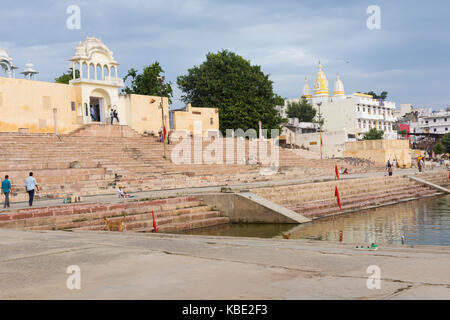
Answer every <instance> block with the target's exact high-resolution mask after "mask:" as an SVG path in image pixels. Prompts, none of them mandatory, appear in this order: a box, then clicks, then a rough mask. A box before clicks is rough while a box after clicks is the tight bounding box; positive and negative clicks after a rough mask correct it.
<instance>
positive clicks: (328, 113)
mask: <svg viewBox="0 0 450 320" xmlns="http://www.w3.org/2000/svg"><path fill="white" fill-rule="evenodd" d="M318 68H319V70H318V72H317V75H316V80H315V82H314V88H313V94H311V89H310V87H309V84H308V79H307V78H305V82H304V85H303V90H302V96H305V97H306V98H307V100H308V101H309V102H310V103H311V104H312V105H313V107H314V108H316V110H317V111H318V114H317V116H316V120H319V118H320V119H323V120H324V124H323V126H322V130H324V131H329V132H332V131H341V130H344V131H345V132H347V134H348V138H349V139H355V138H362V137H363V135H364V133H366V132H368V131H369V130H370V129H372V128H376V129H377V130H383V131H384V133H385V138H386V139H396V138H397V133H396V131H395V130H394V128H393V124H394V122H395V121H396V117H395V115H394V111H395V103H394V102H390V101H384V100H379V99H373V97H372V96H371V95H366V94H362V93H354V94H351V95H346V94H345V89H344V84H343V82H342V80H341V79H340V77H339V74H337V76H336V81H335V83H334V87H333V94H332V95H330V92H329V89H328V80H327V77H326V75H325V73H324V72H323V70H322V64H321V63H320V61H319V67H318ZM299 100H300V99H290V100H286V101H285V105H284V106H278V107H277V110H278V111H279V113H280V115H281V116H285V114H286V109H287V105H288V103H289V102H296V101H299ZM319 110H320V112H319Z"/></svg>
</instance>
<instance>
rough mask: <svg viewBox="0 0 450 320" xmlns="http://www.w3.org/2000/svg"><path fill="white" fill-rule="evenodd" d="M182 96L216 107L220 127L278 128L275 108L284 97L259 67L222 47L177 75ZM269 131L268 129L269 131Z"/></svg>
mask: <svg viewBox="0 0 450 320" xmlns="http://www.w3.org/2000/svg"><path fill="white" fill-rule="evenodd" d="M177 83H178V86H179V88H180V89H181V90H182V92H183V95H182V98H181V99H182V100H183V101H184V102H185V103H191V104H192V105H193V106H196V107H207V108H212V107H215V108H218V109H219V117H220V130H221V131H222V132H223V133H225V130H226V129H239V128H240V129H243V130H244V131H246V130H247V129H250V128H253V129H256V130H258V121H261V123H262V128H263V129H268V130H270V129H280V124H281V122H282V119H281V117H280V116H279V115H278V112H277V110H276V109H275V106H276V105H283V104H284V100H283V99H282V98H281V97H280V96H278V95H276V94H275V93H274V92H273V85H272V84H273V83H272V81H270V80H269V76H268V75H265V74H264V73H263V72H262V71H261V67H260V66H257V65H251V64H250V61H248V60H245V59H244V58H243V57H241V56H239V55H237V54H235V53H233V52H230V51H228V50H222V51H220V52H218V53H208V54H207V55H206V61H204V62H203V63H202V64H201V65H200V66H194V67H193V68H191V69H189V70H188V73H187V74H186V75H182V76H179V77H178V78H177ZM268 133H269V134H270V131H269V132H268Z"/></svg>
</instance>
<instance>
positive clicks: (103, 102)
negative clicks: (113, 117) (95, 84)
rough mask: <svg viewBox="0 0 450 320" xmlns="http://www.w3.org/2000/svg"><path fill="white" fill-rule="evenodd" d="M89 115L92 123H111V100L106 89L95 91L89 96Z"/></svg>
mask: <svg viewBox="0 0 450 320" xmlns="http://www.w3.org/2000/svg"><path fill="white" fill-rule="evenodd" d="M89 104H90V107H89V114H90V117H91V121H93V122H101V123H106V122H107V121H109V120H110V119H109V110H108V108H109V107H110V105H111V99H110V97H109V94H108V92H106V90H104V89H100V88H97V89H94V90H92V92H91V94H90V96H89Z"/></svg>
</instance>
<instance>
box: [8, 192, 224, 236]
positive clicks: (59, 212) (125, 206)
mask: <svg viewBox="0 0 450 320" xmlns="http://www.w3.org/2000/svg"><path fill="white" fill-rule="evenodd" d="M152 211H153V212H154V214H155V220H156V224H157V231H158V232H179V231H185V230H191V229H196V228H203V227H209V226H216V225H220V224H227V223H230V219H229V218H228V217H223V216H221V215H220V213H219V212H218V211H216V210H213V209H212V208H211V207H210V206H207V205H205V204H204V203H203V202H202V201H199V200H198V199H197V198H195V197H175V198H167V199H156V200H144V201H126V202H122V203H114V204H102V203H86V204H73V205H64V206H54V207H42V208H27V209H19V210H16V211H14V212H11V213H8V214H2V215H0V228H14V229H23V230H105V229H106V225H105V221H104V219H103V218H104V217H106V218H108V219H109V220H110V221H117V220H121V219H124V231H135V232H137V231H139V232H152V231H154V229H153V215H152Z"/></svg>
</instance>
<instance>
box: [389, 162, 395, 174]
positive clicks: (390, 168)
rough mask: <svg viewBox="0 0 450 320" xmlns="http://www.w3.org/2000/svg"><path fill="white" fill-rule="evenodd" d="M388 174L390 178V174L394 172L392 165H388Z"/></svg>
mask: <svg viewBox="0 0 450 320" xmlns="http://www.w3.org/2000/svg"><path fill="white" fill-rule="evenodd" d="M388 172H389V177H391V176H392V173H393V172H394V166H393V165H392V163H391V164H390V165H389V169H388Z"/></svg>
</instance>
